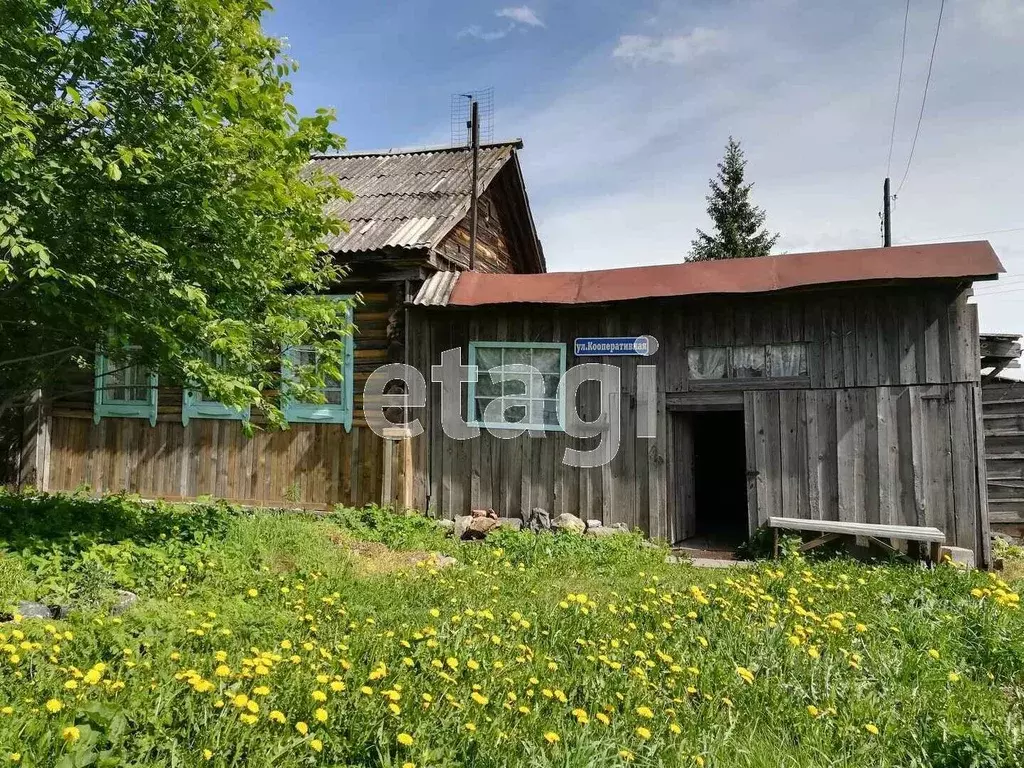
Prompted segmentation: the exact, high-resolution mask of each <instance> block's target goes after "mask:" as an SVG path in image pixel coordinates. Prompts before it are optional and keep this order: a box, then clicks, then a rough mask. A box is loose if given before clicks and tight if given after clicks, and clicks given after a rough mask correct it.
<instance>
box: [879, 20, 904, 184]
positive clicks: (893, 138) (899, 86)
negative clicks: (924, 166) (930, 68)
mask: <svg viewBox="0 0 1024 768" xmlns="http://www.w3.org/2000/svg"><path fill="white" fill-rule="evenodd" d="M909 20H910V0H907V10H906V12H905V13H904V14H903V43H902V44H901V45H900V74H899V77H898V78H897V79H896V106H894V107H893V108H892V133H891V134H889V159H888V160H886V161H885V175H886V176H888V175H889V170H890V169H891V168H892V147H893V144H894V143H895V142H896V115H898V114H899V111H900V91H901V90H903V60H904V59H905V58H906V56H907V22H908V21H909Z"/></svg>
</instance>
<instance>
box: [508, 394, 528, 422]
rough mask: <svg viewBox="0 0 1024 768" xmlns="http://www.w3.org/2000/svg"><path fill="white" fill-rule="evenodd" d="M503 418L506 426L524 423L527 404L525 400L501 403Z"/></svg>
mask: <svg viewBox="0 0 1024 768" xmlns="http://www.w3.org/2000/svg"><path fill="white" fill-rule="evenodd" d="M503 405H504V406H505V407H504V418H503V419H502V421H503V422H505V423H506V424H522V423H525V422H526V415H527V408H528V403H527V401H526V400H522V399H515V400H505V401H503Z"/></svg>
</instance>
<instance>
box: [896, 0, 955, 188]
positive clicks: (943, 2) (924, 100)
mask: <svg viewBox="0 0 1024 768" xmlns="http://www.w3.org/2000/svg"><path fill="white" fill-rule="evenodd" d="M945 7H946V0H941V2H940V3H939V19H938V21H937V22H936V23H935V39H934V40H933V41H932V55H931V57H930V58H929V59H928V75H927V77H925V80H924V94H923V95H922V96H921V112H920V113H919V114H918V116H917V128H915V129H914V141H913V142H911V144H910V156H909V157H908V158H907V167H906V168H905V169H904V170H903V178H902V179H900V183H899V186H898V187H896V194H897V195H898V194H899V193H900V190H901V189H903V185H904V183H906V181H907V174H908V173H910V164H911V163H912V162H913V160H914V150H915V149H917V137H918V135H919V134H920V133H921V121H922V120H923V119H924V105H925V104H926V103H927V102H928V86H929V85H930V84H931V82H932V64H934V63H935V49H936V48H937V47H938V45H939V30H940V29H941V28H942V11H943V9H944V8H945Z"/></svg>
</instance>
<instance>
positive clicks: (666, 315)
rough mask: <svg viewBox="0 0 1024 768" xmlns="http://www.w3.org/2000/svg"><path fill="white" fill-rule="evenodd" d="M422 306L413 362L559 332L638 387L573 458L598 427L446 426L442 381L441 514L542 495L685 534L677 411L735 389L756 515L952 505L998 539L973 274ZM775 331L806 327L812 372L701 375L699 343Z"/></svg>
mask: <svg viewBox="0 0 1024 768" xmlns="http://www.w3.org/2000/svg"><path fill="white" fill-rule="evenodd" d="M417 318H418V319H417V321H416V322H418V323H421V324H422V326H421V327H422V332H421V333H420V336H421V337H423V339H424V344H423V347H422V348H421V350H420V354H419V356H418V357H417V359H416V360H417V361H416V365H418V366H419V367H420V370H421V371H423V372H424V374H425V376H426V377H427V379H428V380H429V365H430V364H436V363H437V362H438V360H439V358H440V353H441V352H442V351H443V350H445V349H450V348H453V347H459V348H461V349H462V351H463V352H462V358H463V360H464V361H465V360H467V359H468V354H467V349H468V342H469V341H470V340H490V341H500V340H509V341H561V342H564V343H565V344H566V346H567V366H570V367H571V366H573V365H576V364H579V363H583V362H603V363H606V364H610V365H615V366H618V367H619V368H620V371H621V378H622V387H623V393H622V395H621V402H620V410H621V424H620V429H621V435H622V442H621V446H620V450H619V452H618V454H617V455H616V457H615V459H614V460H613V461H612V462H611V463H610V464H608V465H607V466H605V467H601V468H595V469H576V468H572V467H567V466H565V465H564V464H562V462H561V457H562V454H563V452H564V450H565V448H566V447H573V448H580V449H586V448H590V447H593V445H596V438H591V439H576V438H570V437H568V436H566V435H565V434H564V433H561V432H546V433H543V435H538V436H534V437H531V436H529V435H523V436H521V437H517V438H514V439H501V438H498V437H495V436H494V435H491V434H489V433H488V432H486V431H483V432H482V433H481V436H480V438H479V439H476V440H471V441H465V442H460V441H455V440H450V439H448V438H446V437H445V436H444V435H443V433H442V432H441V429H440V425H439V421H438V418H439V417H438V415H437V414H439V412H440V391H439V387H437V386H436V385H435V386H433V387H432V388H431V390H430V395H429V398H428V404H427V412H426V415H424V414H423V413H422V412H421V414H420V417H421V421H422V422H423V424H424V427H425V429H426V433H425V435H424V437H422V438H417V440H418V441H419V443H418V445H417V447H416V448H415V449H414V450H415V451H417V456H418V458H417V461H416V478H415V484H414V487H415V492H414V493H415V496H416V499H417V503H418V504H419V505H420V506H425V505H429V507H430V508H431V510H432V512H433V513H434V514H437V515H441V516H446V517H452V516H455V515H459V514H464V513H466V512H468V511H469V510H470V509H472V508H475V507H492V508H494V509H495V510H498V511H499V512H500V513H501V514H503V515H512V516H524V517H525V516H526V515H528V513H529V511H530V509H531V508H532V507H534V506H540V507H543V508H545V509H547V510H548V511H549V512H551V513H552V514H553V515H554V514H558V513H561V512H572V513H574V514H578V515H580V516H582V517H587V518H597V519H601V520H602V521H603V522H604V523H605V524H610V523H616V522H622V523H625V524H626V525H628V526H630V527H638V528H641V529H643V530H644V531H646V532H647V533H649V534H650V535H652V536H662V537H666V538H669V540H672V541H674V540H677V539H678V538H681V537H682V535H684V534H685V531H684V530H683V529H682V527H681V525H682V524H681V521H680V519H679V516H678V515H677V514H676V512H677V510H678V508H679V506H680V505H681V503H683V502H681V500H680V499H679V497H678V494H679V491H680V488H681V486H682V484H681V483H680V480H679V478H678V477H677V476H676V475H677V474H678V473H679V472H680V468H679V455H678V454H679V452H681V451H683V450H685V448H684V446H683V445H676V444H678V443H681V440H682V438H681V436H680V427H679V426H678V424H677V423H676V422H674V420H673V416H672V414H673V413H674V412H677V411H680V410H685V409H688V408H693V407H731V408H736V409H742V410H744V411H745V413H746V414H747V421H748V427H747V432H748V435H747V450H748V457H749V459H748V470H749V472H750V473H751V474H750V476H751V477H752V478H756V484H754V485H753V486H752V489H751V491H752V492H751V493H750V494H748V500H749V501H750V517H751V522H752V524H756V522H757V521H761V520H764V519H765V518H767V517H768V516H770V515H778V516H782V515H786V516H805V517H821V518H830V517H834V518H835V519H855V520H859V519H875V518H877V519H879V520H882V518H883V517H885V518H887V519H893V520H894V521H896V520H908V521H909V520H911V519H914V520H917V519H921V522H922V524H924V521H925V520H927V521H928V524H932V522H933V521H938V520H941V521H942V525H940V526H939V527H942V528H943V529H944V530H948V531H949V534H950V541H954V540H955V541H957V542H963V545H964V546H969V547H971V548H972V549H976V548H977V547H980V546H983V542H982V541H981V534H980V531H982V530H984V528H982V526H981V522H980V518H981V515H982V510H981V509H980V508H979V502H978V495H979V491H978V486H977V474H976V471H977V450H976V447H975V443H974V436H975V432H976V430H975V426H974V425H975V419H976V415H977V409H976V408H975V405H974V395H975V393H976V390H977V387H978V380H979V372H978V356H977V330H976V329H977V318H976V308H975V307H974V306H973V305H969V304H968V303H967V294H966V293H965V292H963V290H962V288H961V287H957V286H949V285H938V286H934V287H930V288H896V287H892V288H880V289H860V290H831V291H814V292H811V291H808V292H803V293H792V294H789V295H786V296H778V297H767V296H745V297H733V298H695V299H687V300H665V301H650V302H643V303H641V302H628V303H625V302H624V303H622V304H614V305H607V306H594V307H571V306H559V307H548V306H529V307H526V306H519V307H515V306H512V307H502V308H501V311H500V312H497V311H495V310H494V308H487V307H484V308H480V309H479V310H462V311H457V310H440V311H436V310H435V311H431V310H424V311H421V312H418V314H417ZM641 334H650V335H652V336H654V337H655V338H656V339H658V342H659V349H658V351H657V353H656V354H655V355H654V356H653V357H650V358H636V357H626V358H623V357H605V358H601V357H586V358H577V357H576V356H575V355H574V354H573V340H574V339H575V338H576V337H583V336H634V335H641ZM770 342H805V343H806V344H807V349H808V368H809V377H808V380H807V381H806V382H802V383H799V382H798V383H793V382H788V383H787V385H786V388H784V389H783V388H779V387H778V386H774V387H773V385H772V383H771V382H770V381H765V382H762V383H760V384H759V388H758V389H757V390H752V391H747V392H743V391H740V390H733V391H729V389H728V388H727V387H726V388H725V389H723V390H718V391H709V390H708V388H707V385H706V384H702V383H698V382H691V381H689V377H688V372H687V365H686V357H687V355H686V352H687V349H688V348H690V347H703V346H729V345H743V344H759V343H770ZM428 350H429V352H428ZM638 365H654V366H655V367H656V372H655V376H656V389H657V404H656V407H657V421H658V432H657V435H658V436H657V437H656V438H654V439H644V438H636V437H635V435H636V418H637V401H636V369H637V366H638ZM716 404H717V405H716ZM463 408H465V405H464V404H463ZM599 410H600V403H599V402H598V400H597V397H596V392H595V391H594V390H587V389H586V388H584V389H583V390H581V398H580V411H581V415H582V416H583V418H586V419H590V418H594V417H595V416H596V415H597V414H598V413H599ZM812 475H813V477H812ZM812 479H813V482H812Z"/></svg>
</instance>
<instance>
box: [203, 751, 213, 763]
mask: <svg viewBox="0 0 1024 768" xmlns="http://www.w3.org/2000/svg"><path fill="white" fill-rule="evenodd" d="M203 760H206V761H210V760H213V752H211V751H210V750H208V749H204V750H203Z"/></svg>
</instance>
